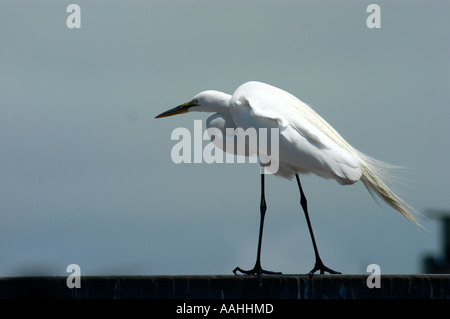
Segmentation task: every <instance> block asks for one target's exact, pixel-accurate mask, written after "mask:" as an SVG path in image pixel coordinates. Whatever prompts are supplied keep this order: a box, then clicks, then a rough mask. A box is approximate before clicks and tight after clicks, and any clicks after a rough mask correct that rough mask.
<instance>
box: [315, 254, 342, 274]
mask: <svg viewBox="0 0 450 319" xmlns="http://www.w3.org/2000/svg"><path fill="white" fill-rule="evenodd" d="M316 271H319V272H320V273H321V274H324V273H325V272H327V273H329V274H340V272H338V271H335V270H333V269H331V268H328V267H327V266H325V265H324V264H323V262H322V260H320V258H319V259H316V264H315V265H314V268H313V269H312V270H311V271H310V272H309V273H308V274H309V276H310V277H312V276H313V275H314V273H315V272H316Z"/></svg>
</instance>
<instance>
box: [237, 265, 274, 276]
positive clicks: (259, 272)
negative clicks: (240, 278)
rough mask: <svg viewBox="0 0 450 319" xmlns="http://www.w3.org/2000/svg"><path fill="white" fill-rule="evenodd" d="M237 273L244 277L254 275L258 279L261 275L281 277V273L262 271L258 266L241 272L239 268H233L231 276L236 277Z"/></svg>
mask: <svg viewBox="0 0 450 319" xmlns="http://www.w3.org/2000/svg"><path fill="white" fill-rule="evenodd" d="M238 272H240V273H242V274H244V275H254V276H258V277H261V275H281V274H282V273H281V272H276V271H269V270H264V269H262V268H261V267H260V266H259V267H258V266H255V267H254V268H253V269H251V270H243V269H241V268H239V267H236V268H234V270H233V274H235V275H237V273H238Z"/></svg>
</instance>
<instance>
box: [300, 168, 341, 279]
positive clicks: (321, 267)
mask: <svg viewBox="0 0 450 319" xmlns="http://www.w3.org/2000/svg"><path fill="white" fill-rule="evenodd" d="M295 178H296V179H297V184H298V189H299V190H300V205H301V206H302V208H303V212H304V213H305V217H306V222H307V223H308V229H309V233H310V235H311V239H312V243H313V247H314V254H315V255H316V263H315V265H314V268H313V269H312V270H311V271H310V272H309V275H313V274H314V273H315V272H316V271H320V273H321V274H323V273H325V272H328V273H330V274H340V272H337V271H334V270H333V269H330V268H328V267H326V266H325V265H324V264H323V262H322V259H320V256H319V250H318V249H317V245H316V240H315V239H314V232H313V229H312V226H311V221H310V220H309V214H308V205H307V201H306V196H305V193H303V189H302V184H301V183H300V178H299V177H298V174H295Z"/></svg>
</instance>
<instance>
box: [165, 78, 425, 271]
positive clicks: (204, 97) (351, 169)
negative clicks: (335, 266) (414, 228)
mask: <svg viewBox="0 0 450 319" xmlns="http://www.w3.org/2000/svg"><path fill="white" fill-rule="evenodd" d="M187 111H200V112H216V114H214V115H212V116H211V117H209V118H208V119H207V122H206V124H207V127H208V128H216V129H219V130H220V131H221V132H222V133H223V139H224V141H222V140H220V139H217V138H216V139H215V140H213V143H214V144H215V145H216V146H218V147H220V148H221V149H223V150H224V151H226V152H229V153H233V154H236V153H237V150H236V148H235V147H233V145H234V146H235V145H236V141H237V140H238V139H241V140H242V139H243V137H242V136H239V132H237V133H234V134H232V135H227V133H229V132H227V130H226V129H227V128H231V129H233V130H232V132H234V130H235V129H236V128H242V129H244V130H246V129H248V128H255V129H256V131H258V130H259V129H261V128H266V129H270V128H278V129H279V136H280V138H279V169H278V171H277V172H276V173H275V175H279V176H282V177H285V178H288V179H290V178H292V177H293V176H294V175H296V177H297V182H298V185H299V189H300V192H301V195H302V197H303V196H304V194H303V191H302V189H301V184H300V180H299V179H298V175H297V174H307V173H313V174H316V175H318V176H320V177H323V178H327V179H334V180H336V181H337V182H338V183H340V184H342V185H348V184H353V183H355V182H357V181H358V180H360V181H361V182H362V183H363V184H364V185H365V187H366V188H367V189H368V190H369V192H370V194H371V195H372V196H374V198H376V197H377V196H378V197H379V198H381V199H383V200H384V201H385V202H386V203H387V204H388V205H390V206H391V207H392V208H394V209H395V210H397V211H398V212H399V213H401V214H402V215H403V216H405V217H406V218H407V219H409V220H410V221H412V222H414V223H416V224H417V225H419V223H418V222H417V221H416V219H415V217H414V214H415V213H416V212H415V211H414V210H413V209H412V208H411V207H410V206H409V205H408V204H406V203H405V202H404V201H403V200H402V199H400V198H399V197H398V196H397V195H396V194H395V193H394V192H393V191H392V190H391V189H390V188H389V187H388V186H387V185H386V182H385V181H386V180H388V179H389V177H390V175H389V169H390V168H392V166H390V165H388V164H385V163H383V162H380V161H377V160H375V159H373V158H371V157H369V156H367V155H365V154H363V153H361V152H359V151H358V150H356V149H354V148H353V147H352V146H351V145H350V144H349V143H347V142H346V141H345V140H344V138H343V137H342V136H341V135H340V134H339V133H338V132H337V131H336V130H335V129H334V128H333V127H332V126H331V125H330V124H329V123H328V122H327V121H325V120H324V119H323V118H322V117H321V116H320V115H318V114H317V113H316V112H315V111H314V110H313V109H312V108H311V107H309V106H308V105H306V104H305V103H303V102H302V101H300V100H299V99H298V98H296V97H295V96H293V95H292V94H290V93H288V92H286V91H284V90H281V89H279V88H276V87H274V86H271V85H268V84H265V83H261V82H256V81H251V82H247V83H244V84H242V85H241V86H240V87H239V88H237V90H236V91H235V92H234V93H233V95H229V94H226V93H223V92H219V91H211V90H210V91H204V92H201V93H199V94H197V95H196V96H195V97H194V98H193V99H192V100H191V101H190V102H188V103H185V104H183V105H180V106H179V107H176V108H174V109H171V110H169V111H167V112H164V113H162V114H160V115H158V116H157V117H158V118H159V117H165V116H170V115H174V114H178V113H184V112H187ZM255 154H256V155H258V156H259V157H260V158H270V156H271V154H268V152H265V151H264V150H262V149H258V148H254V147H252V146H251V145H246V152H245V153H244V154H242V153H239V155H247V156H249V155H255ZM264 162H267V160H265V161H264ZM263 187H264V186H263ZM262 201H263V197H262ZM303 206H304V207H303ZM302 207H303V208H304V210H305V214H306V215H307V208H306V199H305V201H304V203H302ZM307 219H308V224H309V217H308V216H307ZM262 220H263V217H262ZM419 226H420V225H419ZM310 232H311V236H312V237H314V236H313V234H312V229H310ZM313 243H314V246H315V241H314V238H313ZM314 248H315V251H316V267H315V268H314V270H313V271H315V270H317V269H320V270H321V272H322V270H323V269H325V271H329V269H326V267H325V268H322V266H323V265H322V266H320V265H319V266H317V263H319V264H321V261H320V258H319V256H318V252H317V248H316V247H314ZM258 258H259V254H258ZM318 259H319V262H317V260H318ZM257 264H258V261H257ZM258 267H259V266H258ZM258 267H257V266H255V269H257V268H258ZM246 273H247V272H246ZM259 274H260V272H259Z"/></svg>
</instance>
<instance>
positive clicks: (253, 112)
mask: <svg viewBox="0 0 450 319" xmlns="http://www.w3.org/2000/svg"><path fill="white" fill-rule="evenodd" d="M230 111H231V116H232V117H233V120H234V122H235V124H236V125H237V126H239V127H243V128H244V129H246V128H248V127H254V128H256V129H258V128H263V127H265V128H271V127H278V128H279V129H280V137H281V138H280V143H279V147H280V150H279V157H280V159H279V160H280V166H282V165H283V164H282V163H284V164H285V165H286V166H287V167H290V168H291V169H290V172H289V174H290V175H292V174H293V173H296V172H312V173H315V174H317V175H319V176H322V177H326V178H334V179H336V180H337V181H338V182H340V183H343V184H348V183H354V182H356V181H357V180H358V179H359V178H360V177H361V169H360V163H359V157H358V156H357V155H356V153H355V152H354V151H353V148H352V147H351V146H350V145H349V144H348V143H347V142H346V141H345V140H344V139H343V138H342V137H341V136H340V135H339V134H338V133H337V132H336V130H334V129H333V128H332V127H331V125H329V124H328V123H327V122H326V121H325V120H324V119H323V118H322V117H320V116H319V115H318V114H317V113H316V112H314V110H312V109H311V108H310V107H309V106H308V105H306V104H305V103H303V102H302V101H300V100H299V99H297V98H296V97H294V96H293V95H291V94H290V93H288V92H286V91H283V90H281V89H278V88H276V87H273V86H271V85H268V84H264V83H260V82H247V83H245V84H243V85H241V86H240V87H239V88H238V89H237V90H236V91H235V92H234V94H233V96H232V98H231V101H230ZM281 168H282V169H283V167H281ZM288 171H289V170H288ZM281 173H282V175H284V174H283V170H282V171H281ZM289 174H287V175H289Z"/></svg>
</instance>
